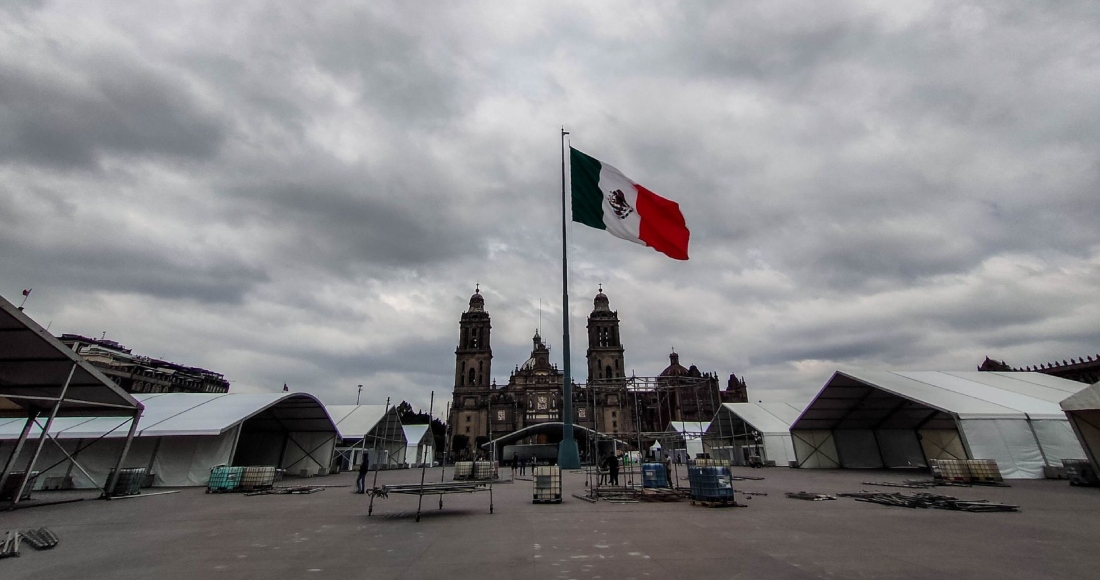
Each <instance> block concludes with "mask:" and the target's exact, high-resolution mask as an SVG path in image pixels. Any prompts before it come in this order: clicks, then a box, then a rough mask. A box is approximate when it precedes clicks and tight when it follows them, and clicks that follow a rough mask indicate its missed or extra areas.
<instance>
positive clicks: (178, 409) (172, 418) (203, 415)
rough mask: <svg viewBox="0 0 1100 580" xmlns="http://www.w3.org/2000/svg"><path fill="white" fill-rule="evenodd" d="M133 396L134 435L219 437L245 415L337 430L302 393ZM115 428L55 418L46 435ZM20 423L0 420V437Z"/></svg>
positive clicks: (281, 424)
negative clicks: (137, 407)
mask: <svg viewBox="0 0 1100 580" xmlns="http://www.w3.org/2000/svg"><path fill="white" fill-rule="evenodd" d="M137 398H138V400H139V401H141V403H142V404H143V405H144V406H145V410H144V411H143V412H142V415H141V420H140V421H138V431H137V433H136V435H137V436H138V437H171V436H182V435H200V436H201V435H220V434H222V433H224V432H225V431H227V430H228V429H231V428H232V427H235V426H236V425H238V424H240V423H243V422H244V421H246V420H250V419H251V421H250V423H249V428H250V429H253V430H256V431H295V432H309V431H318V432H333V431H335V430H336V427H335V425H333V423H332V420H331V419H329V416H328V413H326V412H325V408H324V405H322V404H321V402H320V401H318V400H317V399H316V398H314V397H313V395H309V394H306V393H270V394H267V393H265V394H227V393H219V394H202V393H151V394H143V395H137ZM119 426H120V421H119V419H118V418H114V417H69V418H63V419H57V420H55V421H54V423H53V425H52V426H51V428H50V433H51V434H52V435H54V436H56V437H59V438H62V439H94V438H96V437H100V436H103V435H105V434H106V435H107V437H124V436H125V435H126V432H125V430H121V431H120V430H119V429H118V427H119ZM20 427H21V425H19V422H18V421H9V422H7V423H0V439H12V438H15V437H18V435H19V428H20ZM13 433H14V434H13Z"/></svg>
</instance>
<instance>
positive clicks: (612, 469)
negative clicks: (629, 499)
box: [607, 453, 619, 486]
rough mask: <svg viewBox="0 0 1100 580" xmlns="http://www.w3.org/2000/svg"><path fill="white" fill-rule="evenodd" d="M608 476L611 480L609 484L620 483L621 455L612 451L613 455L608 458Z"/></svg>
mask: <svg viewBox="0 0 1100 580" xmlns="http://www.w3.org/2000/svg"><path fill="white" fill-rule="evenodd" d="M607 477H608V479H609V480H610V481H609V482H608V484H609V485H615V486H617V485H619V455H618V454H617V453H612V454H611V457H608V458H607Z"/></svg>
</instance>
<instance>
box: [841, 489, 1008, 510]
mask: <svg viewBox="0 0 1100 580" xmlns="http://www.w3.org/2000/svg"><path fill="white" fill-rule="evenodd" d="M838 495H839V496H840V497H850V498H854V499H855V500H856V501H862V502H868V503H877V504H881V505H888V506H896V507H907V508H924V509H927V508H935V509H941V510H954V511H964V512H1015V511H1019V509H1020V506H1015V505H1008V504H1001V503H992V502H990V501H989V500H984V499H979V500H961V499H958V498H955V497H951V496H949V495H939V494H935V493H914V494H911V495H907V494H905V493H901V492H898V493H880V492H860V493H841V494H838Z"/></svg>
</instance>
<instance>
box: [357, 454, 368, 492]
mask: <svg viewBox="0 0 1100 580" xmlns="http://www.w3.org/2000/svg"><path fill="white" fill-rule="evenodd" d="M369 470H370V461H368V460H367V454H366V453H364V454H363V462H362V463H360V464H359V477H356V478H355V493H360V494H362V493H366V492H367V471H369Z"/></svg>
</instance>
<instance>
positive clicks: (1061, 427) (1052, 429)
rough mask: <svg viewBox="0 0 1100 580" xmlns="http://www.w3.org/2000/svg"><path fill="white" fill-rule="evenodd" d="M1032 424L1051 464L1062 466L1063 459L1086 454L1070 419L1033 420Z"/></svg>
mask: <svg viewBox="0 0 1100 580" xmlns="http://www.w3.org/2000/svg"><path fill="white" fill-rule="evenodd" d="M1031 426H1032V427H1034V428H1035V435H1036V436H1037V437H1038V438H1039V444H1040V445H1042V446H1043V453H1044V454H1045V455H1046V458H1047V462H1048V463H1049V464H1050V465H1058V466H1061V465H1062V460H1063V459H1081V458H1082V457H1084V456H1085V450H1084V449H1082V448H1081V443H1080V442H1079V441H1077V435H1075V434H1074V433H1073V427H1072V426H1070V424H1069V421H1059V420H1053V419H1042V420H1037V421H1035V420H1033V421H1032V422H1031Z"/></svg>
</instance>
